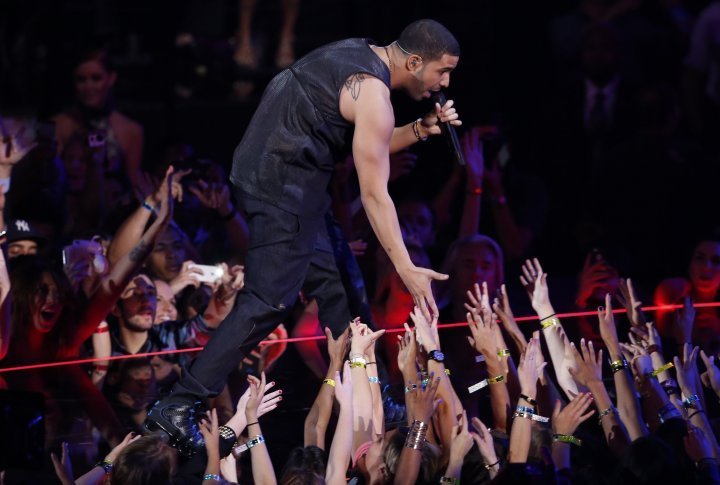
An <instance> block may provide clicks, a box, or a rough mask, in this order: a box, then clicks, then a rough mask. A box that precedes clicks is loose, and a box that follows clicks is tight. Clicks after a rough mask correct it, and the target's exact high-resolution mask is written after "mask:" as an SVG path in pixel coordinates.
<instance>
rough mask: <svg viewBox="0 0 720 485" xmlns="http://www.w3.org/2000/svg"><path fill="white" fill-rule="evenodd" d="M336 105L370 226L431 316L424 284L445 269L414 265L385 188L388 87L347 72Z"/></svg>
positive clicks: (427, 288)
mask: <svg viewBox="0 0 720 485" xmlns="http://www.w3.org/2000/svg"><path fill="white" fill-rule="evenodd" d="M340 111H341V113H342V114H343V116H344V117H345V119H347V120H349V121H351V122H353V123H354V124H355V134H354V136H353V144H352V147H353V158H354V159H355V168H356V170H357V174H358V180H359V183H360V197H361V200H362V203H363V206H364V207H365V211H366V212H367V215H368V219H369V220H370V224H371V226H372V228H373V231H374V232H375V234H376V235H377V237H378V240H379V241H380V244H381V245H382V247H383V248H384V249H385V252H386V253H387V255H388V257H389V258H390V261H392V263H393V266H395V269H396V271H397V272H398V275H399V276H400V278H401V279H402V280H403V283H405V286H406V287H407V288H408V291H409V292H410V293H411V294H412V296H413V300H414V301H415V304H416V305H417V306H418V307H420V308H421V309H422V310H423V312H425V313H428V315H427V318H428V320H432V317H431V315H430V313H432V314H433V315H437V314H438V309H437V305H436V304H435V298H434V296H433V294H432V289H431V288H430V284H431V282H432V281H433V280H435V279H447V275H441V274H439V273H436V272H434V271H432V270H429V269H425V268H418V267H416V266H415V265H414V264H413V263H412V261H411V260H410V256H409V255H408V251H407V249H406V248H405V245H404V243H403V240H402V233H401V231H400V224H399V222H398V218H397V212H396V210H395V205H394V204H393V202H392V200H391V199H390V195H389V194H388V191H387V181H388V177H389V172H390V163H389V158H388V157H389V150H390V139H391V137H392V132H393V124H394V115H393V110H392V105H391V104H390V93H389V90H388V88H387V86H385V84H383V83H382V82H381V81H380V80H379V79H377V78H374V77H367V76H365V75H363V74H356V75H353V76H351V77H350V78H349V79H348V81H347V82H346V88H345V89H343V90H342V92H341V95H340ZM428 306H429V307H430V311H428Z"/></svg>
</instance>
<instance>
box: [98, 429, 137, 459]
mask: <svg viewBox="0 0 720 485" xmlns="http://www.w3.org/2000/svg"><path fill="white" fill-rule="evenodd" d="M139 438H140V435H139V434H138V435H136V434H135V433H128V434H126V435H125V438H123V440H122V441H121V442H120V443H118V444H117V445H116V446H115V448H113V449H112V450H110V453H108V454H107V455H106V456H105V460H107V461H109V462H110V463H115V460H117V457H118V456H119V455H120V453H122V451H123V450H124V449H125V448H127V446H128V445H129V444H130V443H133V442H135V441H136V440H137V439H139Z"/></svg>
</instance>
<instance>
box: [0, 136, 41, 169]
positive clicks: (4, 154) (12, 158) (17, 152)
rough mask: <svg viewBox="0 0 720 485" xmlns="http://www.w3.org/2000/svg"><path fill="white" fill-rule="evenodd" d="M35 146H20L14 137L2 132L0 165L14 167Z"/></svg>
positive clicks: (0, 138)
mask: <svg viewBox="0 0 720 485" xmlns="http://www.w3.org/2000/svg"><path fill="white" fill-rule="evenodd" d="M3 131H4V130H3ZM35 146H36V144H34V143H33V144H32V145H29V146H22V145H21V144H20V142H19V141H18V139H17V138H16V137H15V136H11V135H8V134H7V133H5V132H3V133H2V137H0V165H15V164H16V163H18V162H19V161H20V160H22V158H23V157H24V156H25V155H27V154H28V152H30V150H32V149H33V148H35Z"/></svg>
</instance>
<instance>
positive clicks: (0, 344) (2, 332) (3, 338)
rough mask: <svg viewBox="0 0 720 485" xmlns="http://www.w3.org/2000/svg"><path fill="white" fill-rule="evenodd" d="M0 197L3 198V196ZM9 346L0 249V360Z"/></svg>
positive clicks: (7, 285) (5, 271) (7, 289)
mask: <svg viewBox="0 0 720 485" xmlns="http://www.w3.org/2000/svg"><path fill="white" fill-rule="evenodd" d="M0 197H2V198H4V196H3V195H0ZM0 211H1V209H0ZM9 345H10V276H9V275H8V269H7V264H6V262H5V251H3V250H2V248H0V360H2V359H3V358H5V356H6V355H7V351H8V348H9V347H8V346H9Z"/></svg>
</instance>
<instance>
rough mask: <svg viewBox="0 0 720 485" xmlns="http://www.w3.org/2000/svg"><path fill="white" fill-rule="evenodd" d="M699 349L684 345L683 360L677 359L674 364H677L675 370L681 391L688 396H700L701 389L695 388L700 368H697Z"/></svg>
mask: <svg viewBox="0 0 720 485" xmlns="http://www.w3.org/2000/svg"><path fill="white" fill-rule="evenodd" d="M699 350H700V348H699V347H691V346H690V344H687V343H686V344H684V345H683V359H682V362H680V359H679V358H677V357H675V358H674V359H673V362H674V364H675V370H676V372H677V381H678V385H679V386H680V391H681V392H682V393H683V394H684V395H685V397H687V396H691V395H693V394H698V393H699V391H700V389H696V388H695V383H696V382H697V381H698V379H699V376H698V368H697V355H698V351H699Z"/></svg>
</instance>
